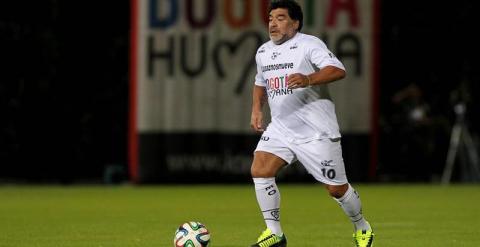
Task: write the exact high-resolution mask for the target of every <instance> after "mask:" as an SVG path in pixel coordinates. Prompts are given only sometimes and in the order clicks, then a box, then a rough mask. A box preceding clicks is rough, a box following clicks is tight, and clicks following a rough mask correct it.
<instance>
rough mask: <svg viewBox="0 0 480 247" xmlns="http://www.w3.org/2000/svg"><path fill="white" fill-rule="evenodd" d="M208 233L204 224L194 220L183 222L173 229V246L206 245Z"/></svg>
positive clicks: (197, 246) (208, 237)
mask: <svg viewBox="0 0 480 247" xmlns="http://www.w3.org/2000/svg"><path fill="white" fill-rule="evenodd" d="M209 242H210V233H209V232H208V229H207V228H206V227H205V225H204V224H202V223H200V222H196V221H190V222H186V223H183V224H182V225H181V226H179V227H178V229H177V231H175V238H174V239H173V244H174V247H207V246H208V243H209Z"/></svg>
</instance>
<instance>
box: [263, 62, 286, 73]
mask: <svg viewBox="0 0 480 247" xmlns="http://www.w3.org/2000/svg"><path fill="white" fill-rule="evenodd" d="M280 69H293V63H278V64H270V65H265V66H262V72H267V71H272V70H280Z"/></svg>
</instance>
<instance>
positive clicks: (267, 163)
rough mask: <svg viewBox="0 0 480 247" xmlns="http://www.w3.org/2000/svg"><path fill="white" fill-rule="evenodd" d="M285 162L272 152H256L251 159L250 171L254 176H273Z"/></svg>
mask: <svg viewBox="0 0 480 247" xmlns="http://www.w3.org/2000/svg"><path fill="white" fill-rule="evenodd" d="M285 164H286V163H285V162H284V161H283V160H282V159H280V158H278V157H276V156H274V155H273V154H266V153H257V154H255V157H254V159H253V163H252V167H251V169H250V173H251V174H252V177H254V178H269V177H275V176H276V175H277V172H278V171H279V170H280V168H282V167H283V166H284V165H285Z"/></svg>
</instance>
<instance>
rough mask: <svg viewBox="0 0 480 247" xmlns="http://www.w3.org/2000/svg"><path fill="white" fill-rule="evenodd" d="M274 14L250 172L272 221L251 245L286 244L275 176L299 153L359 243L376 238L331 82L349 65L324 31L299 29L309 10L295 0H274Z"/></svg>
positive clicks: (261, 54)
mask: <svg viewBox="0 0 480 247" xmlns="http://www.w3.org/2000/svg"><path fill="white" fill-rule="evenodd" d="M269 18H270V19H269V25H268V31H269V35H270V41H268V42H266V43H265V44H263V45H262V46H260V47H259V48H258V50H257V54H256V57H255V59H256V64H257V74H256V76H255V85H254V88H253V106H252V115H251V122H250V124H251V127H252V128H253V129H254V130H255V131H258V132H263V134H262V137H261V138H260V140H259V142H258V145H257V148H256V150H255V153H254V159H253V163H252V167H251V174H252V177H253V182H254V184H255V192H256V197H257V201H258V205H259V207H260V210H261V211H262V214H263V218H264V220H265V223H266V225H267V229H266V230H265V231H264V232H263V233H262V234H261V235H260V237H259V238H258V240H257V242H256V243H255V244H253V245H252V247H272V246H275V247H284V246H287V239H286V237H285V234H284V233H283V231H282V227H281V225H280V192H279V189H278V187H277V185H276V182H275V176H276V175H277V172H278V171H279V170H280V169H281V168H283V167H285V166H287V165H288V164H290V163H292V162H294V161H295V160H298V161H300V162H301V163H302V164H303V166H304V167H305V168H306V169H307V171H308V172H309V173H310V174H312V176H313V177H314V178H315V179H316V180H318V181H319V182H321V183H323V184H325V187H326V189H327V190H328V192H329V194H330V196H332V197H333V198H334V199H335V200H336V201H337V202H338V203H339V204H340V207H341V208H342V209H343V211H344V212H345V214H346V215H347V216H348V217H349V218H350V220H351V221H352V223H353V225H354V234H353V238H354V241H355V244H356V246H361V247H368V246H372V242H373V236H374V234H373V232H372V228H371V227H370V224H369V223H368V222H367V221H366V220H365V218H364V217H363V215H362V207H361V202H360V197H359V195H358V193H357V192H356V191H355V189H354V188H353V187H352V186H351V185H350V184H349V183H348V180H347V176H346V174H345V167H344V163H343V158H342V149H341V144H340V137H341V136H340V133H339V127H338V123H337V118H336V115H335V108H334V104H333V102H332V100H331V99H330V97H329V93H328V88H327V84H328V83H331V82H334V81H337V80H340V79H342V78H344V77H345V68H344V66H343V64H342V63H341V62H340V61H339V60H338V59H337V58H336V57H335V55H334V54H333V53H332V52H330V51H329V50H328V48H327V47H326V45H325V43H323V42H322V41H321V40H320V39H318V38H316V37H314V36H311V35H306V34H303V33H300V30H301V29H302V23H303V13H302V10H301V7H300V6H299V5H298V4H297V3H296V2H295V1H293V0H277V1H272V2H271V4H270V7H269ZM267 98H268V105H269V107H270V112H271V122H270V123H269V124H268V127H266V128H265V129H264V125H263V114H262V106H263V105H264V103H265V101H266V99H267Z"/></svg>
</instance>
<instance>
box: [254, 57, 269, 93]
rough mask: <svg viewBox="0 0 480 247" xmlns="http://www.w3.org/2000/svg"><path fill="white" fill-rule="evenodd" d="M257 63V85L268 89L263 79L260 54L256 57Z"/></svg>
mask: <svg viewBox="0 0 480 247" xmlns="http://www.w3.org/2000/svg"><path fill="white" fill-rule="evenodd" d="M255 63H256V64H257V74H256V75H255V85H257V86H260V87H266V86H267V84H266V83H265V79H264V78H263V73H262V64H261V63H260V59H259V57H258V53H257V55H256V56H255Z"/></svg>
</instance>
